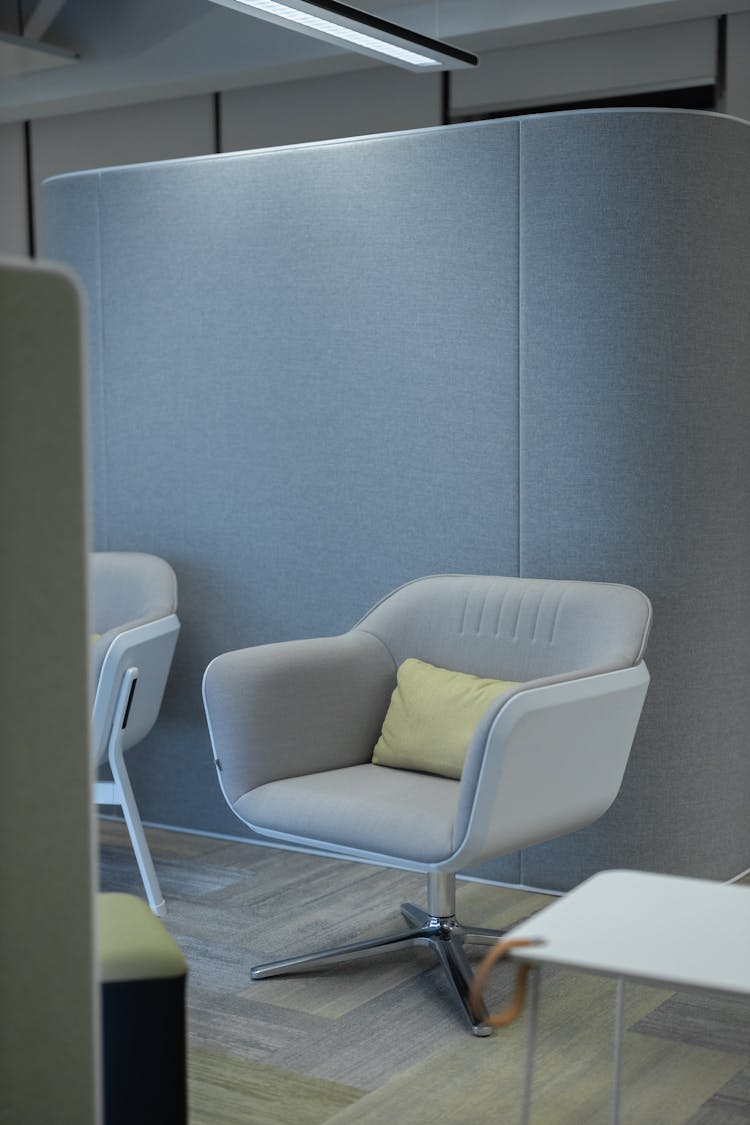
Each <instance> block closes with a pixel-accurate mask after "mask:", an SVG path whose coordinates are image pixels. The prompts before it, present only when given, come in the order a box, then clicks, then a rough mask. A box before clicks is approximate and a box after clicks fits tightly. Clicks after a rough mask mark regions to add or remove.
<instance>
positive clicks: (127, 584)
mask: <svg viewBox="0 0 750 1125" xmlns="http://www.w3.org/2000/svg"><path fill="white" fill-rule="evenodd" d="M89 576H90V591H91V625H92V629H93V630H94V636H93V638H92V661H91V662H92V674H93V677H94V704H93V718H92V747H93V753H94V762H95V764H96V766H98V767H99V766H102V765H108V767H109V770H110V771H111V777H112V779H111V781H110V780H105V781H97V782H95V787H94V799H95V801H96V803H97V804H98V805H117V806H119V807H121V808H122V811H123V816H124V818H125V823H126V825H127V828H128V832H129V833H130V839H131V841H132V844H133V850H134V851H135V858H136V861H137V863H138V869H139V871H140V874H141V878H142V880H143V885H144V887H145V890H146V895H147V898H148V901H149V905H150V907H151V909H152V910H153V912H154V914H158V915H163V914H165V913H166V906H165V903H164V896H163V895H162V893H161V888H160V886H159V880H158V879H157V877H156V871H155V870H154V864H153V861H152V859H151V853H150V851H149V848H148V844H147V842H146V836H145V833H144V831H143V825H142V823H141V818H140V815H139V812H138V806H137V805H136V802H135V797H134V796H133V789H132V786H131V784H130V778H129V777H128V771H127V769H126V767H125V760H124V752H125V751H126V750H128V749H130V747H131V746H135V745H136V744H137V743H138V742H141V741H142V739H144V738H145V737H146V735H147V734H148V733H149V731H150V730H151V728H152V727H153V725H154V723H155V722H156V719H157V716H158V714H159V709H160V707H161V702H162V698H163V695H164V688H165V686H166V682H167V676H168V675H169V669H170V666H171V663H172V655H173V653H174V649H175V644H176V642H177V634H178V632H179V629H180V622H179V619H178V618H177V614H176V609H177V579H176V578H175V574H174V571H173V570H172V568H171V566H170V565H169V564H168V563H167V562H165V561H164V560H163V559H160V558H157V557H156V556H155V555H145V554H139V553H136V552H102V553H95V554H92V556H91V559H90V570H89Z"/></svg>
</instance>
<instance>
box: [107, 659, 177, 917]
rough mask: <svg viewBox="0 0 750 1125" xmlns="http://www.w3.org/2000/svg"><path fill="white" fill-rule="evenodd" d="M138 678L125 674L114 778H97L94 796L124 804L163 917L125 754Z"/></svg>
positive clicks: (114, 737) (112, 749) (134, 672)
mask: <svg viewBox="0 0 750 1125" xmlns="http://www.w3.org/2000/svg"><path fill="white" fill-rule="evenodd" d="M137 681H138V669H137V668H128V670H127V672H126V673H125V675H124V676H123V680H122V685H121V687H120V694H119V695H118V697H117V706H116V708H115V713H114V717H113V720H112V732H111V734H110V737H109V745H108V759H109V766H110V769H111V770H112V778H113V780H112V781H97V782H96V784H95V786H94V799H95V800H96V803H97V804H98V805H119V806H120V808H122V811H123V816H124V817H125V823H126V825H127V828H128V832H129V834H130V840H131V843H132V845H133V851H134V852H135V859H136V863H137V864H138V870H139V871H140V873H141V879H142V880H143V886H144V888H145V891H146V897H147V898H148V903H149V906H150V907H151V909H152V911H153V912H154V914H156V915H158V917H160V918H163V917H164V915H165V914H166V913H167V906H166V903H165V901H164V895H163V894H162V892H161V887H160V886H159V880H158V878H157V875H156V871H155V869H154V863H153V860H152V859H151V852H150V851H149V846H148V842H147V840H146V834H145V832H144V831H143V824H142V823H141V817H140V813H139V812H138V806H137V804H136V801H135V796H134V794H133V787H132V785H131V784H130V778H129V777H128V771H127V769H126V767H125V756H124V754H123V749H122V732H123V730H124V729H125V727H126V725H127V721H128V712H129V710H130V704H131V701H132V697H133V693H134V691H135V690H136V683H137Z"/></svg>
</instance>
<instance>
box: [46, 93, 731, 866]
mask: <svg viewBox="0 0 750 1125" xmlns="http://www.w3.org/2000/svg"><path fill="white" fill-rule="evenodd" d="M749 180H750V128H749V127H748V126H747V125H745V124H743V123H741V122H738V121H735V120H733V119H729V118H722V117H719V116H717V115H713V114H697V113H679V112H669V111H648V110H646V111H641V110H637V111H599V112H586V113H576V114H559V115H540V116H535V117H530V118H520V119H514V120H502V121H492V122H482V123H479V124H472V125H465V126H450V127H447V128H438V129H429V130H420V131H416V132H413V133H401V134H390V135H383V136H379V137H369V138H368V137H366V138H360V139H355V140H349V141H341V142H329V143H323V144H315V145H300V146H293V147H291V148H285V149H276V150H264V151H260V152H250V153H237V154H231V155H229V156H221V157H207V158H199V159H194V160H185V161H174V162H169V163H163V164H156V165H142V166H137V167H127V168H115V169H109V170H106V171H103V172H91V173H82V174H78V175H73V176H63V177H59V178H56V179H53V180H51V181H48V183H47V184H46V186H45V189H44V197H45V207H46V215H45V230H46V252H47V254H48V256H50V257H53V258H59V259H62V260H63V261H65V262H67V263H69V264H70V265H72V266H73V267H74V269H76V270H77V272H78V273H79V275H80V276H81V277H82V279H83V281H84V285H85V287H86V289H87V291H88V294H89V305H90V309H89V311H90V348H89V354H90V369H91V383H92V389H91V399H92V444H93V454H94V457H93V460H94V496H95V509H96V512H95V525H96V546H97V548H98V549H100V550H143V551H149V552H152V553H154V554H159V555H162V556H164V557H165V558H167V559H168V560H169V561H170V562H171V563H172V565H173V566H174V568H175V570H176V571H177V575H178V580H179V584H180V615H181V618H182V620H183V631H182V636H181V640H180V644H179V645H178V650H177V655H176V659H175V665H174V672H173V677H172V682H171V686H170V688H169V689H168V696H167V699H166V703H165V709H164V713H163V714H164V718H163V720H162V722H161V723H160V724H159V726H158V727H157V728H156V730H155V731H154V732H153V734H152V735H151V737H150V739H149V740H148V742H147V743H145V744H144V747H143V749H142V750H140V751H136V752H135V754H134V760H133V763H132V773H133V775H134V778H135V784H136V786H137V792H138V799H139V803H140V805H141V808H142V811H143V814H144V817H145V818H147V819H151V820H155V821H159V822H163V823H173V824H176V825H183V826H186V827H195V828H199V829H203V830H206V831H224V832H231V833H238V832H240V831H241V829H240V827H239V825H238V823H237V822H236V821H233V820H231V819H230V818H229V815H228V813H227V812H226V811H225V809H224V807H223V802H222V801H221V798H220V795H219V793H218V790H217V788H216V782H215V779H214V776H213V767H212V765H211V755H210V749H209V743H208V737H207V733H206V729H205V723H204V719H203V715H202V710H201V705H200V678H201V674H202V671H203V668H204V667H205V665H206V664H207V663H208V661H209V660H210V659H211V658H212V657H213V656H214V655H216V654H217V653H219V652H221V651H226V650H227V649H231V648H236V647H242V646H244V645H248V644H260V643H264V642H267V641H276V640H283V639H286V638H290V637H303V636H312V635H325V634H330V633H335V632H340V631H344V630H346V629H348V628H349V627H350V626H351V625H352V624H353V623H354V622H355V621H356V620H357V619H358V618H359V617H360V616H361V615H362V614H363V613H364V612H365V610H366V609H367V608H368V607H369V606H370V605H371V604H372V603H374V602H375V601H377V600H378V599H379V598H380V597H381V596H382V594H384V593H385V592H387V591H388V590H390V589H392V588H394V587H396V586H397V585H399V584H401V583H402V582H404V581H407V580H409V579H411V578H414V577H417V576H419V575H422V574H428V573H436V572H477V573H497V574H508V575H513V574H522V575H531V576H536V577H560V578H587V579H598V580H605V581H614V582H625V583H629V584H633V585H636V586H640V587H641V588H642V589H644V591H645V592H646V593H647V594H648V595H649V596H650V597H651V598H652V600H653V601H654V606H655V624H654V630H653V634H652V641H651V645H650V649H649V653H648V656H647V661H648V664H649V667H650V669H651V673H652V687H651V692H650V696H649V699H648V700H647V704H646V712H645V715H644V720H643V724H642V728H641V731H640V733H639V736H638V739H637V743H636V747H635V749H634V753H633V758H632V760H631V765H630V767H629V769H628V772H627V775H626V782H625V786H624V789H623V792H622V794H621V796H620V798H619V799H618V801H617V802H616V804H615V806H614V808H613V810H612V811H611V812H610V813H609V814H608V815H607V816H606V817H605V818H604V819H603V820H602V821H600V822H599V823H598V824H597V825H595V826H594V827H593V828H592V829H588V830H586V831H585V832H582V833H579V834H577V835H576V836H573V837H570V838H568V839H566V840H560V841H556V842H554V843H553V844H549V845H545V846H543V847H540V848H533V849H530V850H528V851H526V852H524V853H523V854H522V855H517V856H512V857H507V858H506V859H505V860H503V861H501V862H500V863H498V864H494V865H492V868H491V869H486V870H484V871H483V873H484V874H486V875H489V876H491V877H493V878H498V879H504V880H508V881H523V882H526V883H529V884H535V885H540V886H549V887H561V888H564V887H567V886H570V885H573V884H574V883H576V882H578V881H580V879H582V878H584V877H586V876H587V875H589V874H590V873H592V872H593V871H595V870H598V869H600V868H602V867H606V866H615V865H617V866H633V867H642V868H651V869H656V870H662V871H677V872H685V873H690V874H694V875H704V876H711V877H717V878H722V877H728V876H730V875H732V874H734V873H736V872H737V871H739V870H741V869H742V868H744V867H747V866H748V864H749V863H750V820H749V819H748V817H747V816H746V812H745V810H746V808H747V807H748V804H750V759H749V757H748V754H747V750H746V745H747V735H746V731H747V730H748V728H749V727H750V703H749V702H748V692H747V690H746V687H745V684H746V683H747V681H748V673H750V646H749V645H748V644H747V640H746V635H747V632H748V628H749V627H750V578H749V577H748V565H747V559H748V557H750V525H749V520H748V514H747V508H748V505H747V498H746V494H745V489H746V486H747V481H748V480H750V473H749V472H748V470H749V469H750V465H749V464H748V459H749V458H750V443H749V442H748V437H749V436H750V435H749V433H748V430H749V429H750V401H748V399H749V396H750V390H749V389H748V379H747V375H748V366H749V364H748V361H749V360H750V342H749V340H748V333H747V326H746V325H747V307H748V299H749V298H750V231H749V227H750V224H749V223H748V217H747V203H746V199H745V185H746V184H747V182H748V181H749ZM542 783H543V779H542Z"/></svg>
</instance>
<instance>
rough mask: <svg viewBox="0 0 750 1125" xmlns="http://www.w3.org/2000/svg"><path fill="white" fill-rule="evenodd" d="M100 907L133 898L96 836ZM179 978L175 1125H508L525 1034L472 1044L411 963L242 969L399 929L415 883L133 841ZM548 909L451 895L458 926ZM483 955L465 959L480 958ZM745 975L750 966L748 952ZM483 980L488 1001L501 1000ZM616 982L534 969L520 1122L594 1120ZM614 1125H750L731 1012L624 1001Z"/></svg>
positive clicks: (420, 955) (355, 869)
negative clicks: (180, 1100) (529, 1089)
mask: <svg viewBox="0 0 750 1125" xmlns="http://www.w3.org/2000/svg"><path fill="white" fill-rule="evenodd" d="M99 823H100V838H101V847H100V869H101V886H102V889H103V890H110V891H111V890H119V891H130V892H132V893H135V894H140V895H142V893H143V892H142V888H141V886H140V882H139V879H138V873H137V869H136V867H135V861H134V859H133V855H132V852H131V850H130V846H129V842H128V839H127V834H126V832H125V830H124V827H123V826H122V824H120V823H119V822H115V821H109V820H101V821H100V822H99ZM148 836H149V841H150V843H151V847H152V851H153V856H154V862H155V864H156V867H157V870H158V873H159V878H160V880H161V885H162V889H163V891H164V893H165V896H166V899H167V905H168V915H167V918H166V923H167V925H168V927H169V929H170V931H171V932H172V933H173V935H174V937H175V938H176V940H177V941H178V942H179V944H180V946H181V948H182V949H183V952H184V953H185V956H186V958H187V961H188V966H189V985H188V1026H189V1045H190V1106H191V1125H239V1123H240V1122H242V1123H243V1125H248V1123H249V1125H322V1123H323V1122H331V1123H334V1122H335V1123H336V1125H346V1123H349V1122H357V1123H361V1125H368V1123H369V1122H372V1123H373V1125H374V1123H375V1122H377V1123H378V1125H390V1123H393V1125H428V1123H429V1125H432V1123H433V1122H434V1121H435V1120H440V1121H441V1122H444V1123H447V1125H484V1123H485V1122H487V1123H488V1125H489V1123H490V1122H492V1123H494V1122H503V1123H505V1122H507V1123H512V1122H515V1121H516V1120H517V1116H518V1105H519V1095H520V1087H521V1077H522V1068H523V1059H524V1052H525V1019H524V1018H522V1019H521V1020H519V1021H518V1023H516V1024H514V1025H513V1026H512V1027H511V1028H509V1029H507V1030H506V1031H502V1032H499V1033H496V1034H495V1035H494V1036H493V1037H492V1038H491V1039H489V1040H479V1039H476V1038H474V1037H473V1036H472V1035H471V1034H470V1033H469V1032H468V1031H467V1029H466V1027H465V1026H464V1023H463V1019H462V1017H461V1015H460V1013H459V1012H458V1011H457V1009H455V1007H454V1006H453V1003H452V1001H451V999H450V997H449V996H448V995H447V990H446V988H445V986H444V983H443V980H442V978H441V973H440V970H439V969H437V968H436V966H435V964H434V962H433V959H432V957H431V955H430V953H429V951H426V950H424V951H423V950H409V951H404V952H402V953H399V954H393V955H389V956H387V957H383V958H377V959H370V960H364V961H361V962H350V963H348V964H347V965H346V966H339V967H338V968H337V969H335V970H331V969H329V970H328V971H325V972H320V971H319V972H316V973H311V974H305V975H304V976H303V975H299V976H292V977H289V978H277V979H273V980H267V981H258V982H251V980H250V978H249V970H250V967H251V966H252V965H253V964H257V963H259V962H262V961H264V960H270V959H272V958H275V957H281V956H285V955H292V954H293V953H295V952H300V951H303V950H305V949H311V948H316V947H324V946H328V945H332V944H340V943H343V942H346V941H349V940H353V939H356V938H358V937H362V936H367V935H369V934H374V933H380V932H386V931H387V930H389V929H390V928H393V929H398V928H401V926H402V924H403V923H402V919H401V916H400V913H399V909H398V908H399V904H400V903H401V902H402V901H417V902H421V901H423V880H422V877H421V876H418V875H417V876H415V875H412V874H410V873H407V872H398V871H389V870H385V869H381V868H376V867H370V866H365V865H362V864H355V863H347V862H344V861H341V860H329V859H322V858H320V857H316V856H308V855H303V854H299V853H294V852H286V851H282V850H279V849H274V848H265V847H257V846H254V845H250V844H244V843H234V842H231V841H226V840H218V839H214V838H211V837H205V836H197V835H192V834H189V833H178V832H167V831H163V830H156V829H149V830H148ZM546 901H548V900H547V899H546V898H545V897H544V896H540V895H532V894H528V893H524V892H521V891H515V890H508V889H504V888H500V887H489V886H486V885H482V884H475V883H469V882H463V881H461V882H460V883H459V892H458V907H459V915H460V916H461V917H463V918H465V919H466V920H467V921H468V920H471V921H475V922H479V923H480V924H482V925H490V926H507V925H510V924H511V923H512V922H514V921H516V920H518V919H519V918H521V917H524V916H526V915H528V914H530V913H532V912H533V911H535V910H537V909H541V907H542V906H543V905H544V904H545V902H546ZM480 953H481V950H479V949H477V955H479V954H480ZM748 962H749V971H750V950H749V951H748ZM510 986H511V979H510V975H509V970H508V969H507V968H506V969H502V970H500V971H498V972H497V973H496V974H495V976H494V977H493V980H492V982H491V986H490V993H489V996H488V1001H489V1003H490V1006H491V1007H492V1008H494V1007H497V1006H499V1005H500V1004H501V1003H502V1002H503V1001H504V999H505V998H506V996H507V994H508V993H509V991H510ZM612 996H613V985H612V982H609V981H603V980H599V979H598V978H595V977H589V976H585V975H583V974H571V973H564V972H561V971H558V970H547V971H546V972H545V987H544V990H543V998H542V1011H541V1019H540V1040H539V1043H538V1048H537V1061H536V1067H535V1086H534V1117H533V1120H534V1123H535V1125H541V1123H545V1125H585V1123H588V1122H590V1123H592V1125H593V1123H595V1122H602V1123H603V1122H605V1121H607V1119H608V1118H607V1106H608V1097H609V1078H610V1046H609V1041H610V1028H611V1018H612ZM626 998H627V1008H626V1026H627V1028H628V1032H627V1035H626V1049H625V1060H624V1083H623V1098H624V1100H623V1115H622V1121H623V1125H687V1123H689V1125H739V1123H740V1122H743V1123H745V1125H747V1123H750V1065H749V1063H748V1057H749V1056H750V1012H749V1011H748V1007H747V1005H743V1004H741V1003H739V1002H732V1001H727V1000H712V999H711V998H707V997H705V996H697V995H690V996H688V995H675V994H670V993H668V992H666V991H663V990H661V991H660V990H656V989H653V988H645V987H640V986H635V985H630V986H628V988H627V990H626Z"/></svg>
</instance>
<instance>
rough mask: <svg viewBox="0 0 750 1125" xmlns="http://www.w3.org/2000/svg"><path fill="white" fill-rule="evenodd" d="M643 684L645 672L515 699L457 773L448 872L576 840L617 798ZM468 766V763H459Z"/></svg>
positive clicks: (605, 676)
mask: <svg viewBox="0 0 750 1125" xmlns="http://www.w3.org/2000/svg"><path fill="white" fill-rule="evenodd" d="M648 683H649V674H648V670H647V669H646V665H645V664H644V663H643V662H641V663H639V664H637V665H635V666H634V667H630V668H623V669H618V670H616V671H611V672H603V673H600V674H597V675H590V676H582V677H578V678H575V679H570V680H565V681H563V682H558V683H551V684H545V685H541V686H536V687H534V686H529V687H526V688H521V689H519V690H517V691H515V692H514V693H513V694H512V695H510V696H508V697H507V699H506V700H505V701H504V702H503V703H502V704H501V705H500V706H499V708H498V711H497V714H496V715H495V717H494V720H493V721H492V723H491V726H490V729H489V732H488V733H487V735H486V741H485V744H484V746H483V747H478V748H476V749H475V748H474V747H472V748H471V750H470V754H471V753H472V751H473V753H474V754H476V755H479V760H480V764H479V768H478V770H476V769H474V770H471V769H469V770H465V772H464V778H463V779H462V782H461V785H462V789H463V792H462V794H461V800H460V803H459V809H458V816H457V823H456V839H457V840H460V841H461V843H460V844H459V846H458V848H457V850H456V852H455V853H454V856H453V857H452V859H451V860H450V861H448V864H447V865H446V866H447V867H450V868H451V869H452V870H459V869H460V868H463V867H467V866H469V865H470V864H474V863H479V862H481V861H482V860H484V859H486V858H490V857H492V856H497V855H502V854H505V853H507V852H510V851H516V850H517V849H518V848H523V847H529V846H530V845H532V844H536V843H539V842H541V841H543V840H550V839H553V838H554V837H555V836H560V835H563V834H565V833H568V832H574V831H576V830H577V829H579V828H582V827H583V826H584V825H587V824H590V823H591V822H592V821H593V820H595V819H596V818H597V817H599V816H601V815H602V814H603V813H604V812H606V810H607V809H608V808H609V806H610V805H611V804H612V802H613V801H614V799H615V797H616V796H617V794H618V792H619V789H620V785H621V784H622V778H623V775H624V772H625V767H626V765H627V761H628V755H629V753H630V748H631V746H632V743H633V738H634V736H635V731H636V728H637V726H638V721H639V719H640V714H641V710H642V708H643V702H644V700H645V697H646V691H647V688H648ZM467 765H469V762H468V760H467ZM462 834H463V839H462Z"/></svg>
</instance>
